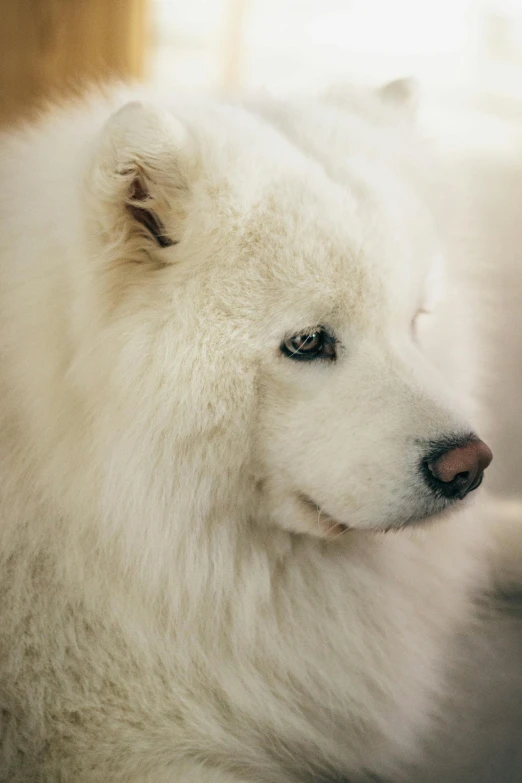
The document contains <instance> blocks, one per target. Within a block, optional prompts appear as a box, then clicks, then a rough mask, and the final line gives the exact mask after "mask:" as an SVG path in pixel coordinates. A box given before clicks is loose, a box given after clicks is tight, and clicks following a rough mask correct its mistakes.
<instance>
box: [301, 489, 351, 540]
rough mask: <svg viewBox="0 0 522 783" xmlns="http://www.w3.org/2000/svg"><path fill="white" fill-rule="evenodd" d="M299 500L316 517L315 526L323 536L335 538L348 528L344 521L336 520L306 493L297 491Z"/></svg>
mask: <svg viewBox="0 0 522 783" xmlns="http://www.w3.org/2000/svg"><path fill="white" fill-rule="evenodd" d="M299 500H300V501H301V502H302V503H303V504H304V505H305V506H306V507H307V508H308V509H309V510H310V511H313V512H314V514H315V516H316V519H317V526H318V528H319V530H320V532H321V535H322V536H324V537H325V538H337V537H338V536H340V535H342V534H343V533H346V531H347V530H350V526H349V525H347V524H345V523H344V522H338V521H337V520H336V519H334V518H333V517H331V516H330V514H328V512H327V511H325V510H324V509H322V508H321V506H319V505H318V504H317V503H315V502H314V501H313V500H312V498H310V497H308V495H304V494H302V493H299Z"/></svg>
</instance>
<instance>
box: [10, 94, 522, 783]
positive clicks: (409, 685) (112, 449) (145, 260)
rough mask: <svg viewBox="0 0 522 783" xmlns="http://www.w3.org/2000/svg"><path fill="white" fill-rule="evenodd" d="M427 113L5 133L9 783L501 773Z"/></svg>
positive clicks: (192, 111)
mask: <svg viewBox="0 0 522 783" xmlns="http://www.w3.org/2000/svg"><path fill="white" fill-rule="evenodd" d="M410 105H411V101H410V91H409V89H408V85H407V84H405V83H402V82H400V83H394V84H392V85H390V86H388V87H386V88H384V89H383V90H381V91H380V92H377V93H375V94H371V95H370V94H368V95H359V94H356V93H354V94H349V93H345V94H343V95H341V96H330V97H329V98H325V99H322V100H313V101H311V100H310V101H301V102H299V101H297V102H295V103H293V104H292V103H288V104H282V103H278V102H276V101H272V100H270V99H268V98H266V99H265V98H263V99H259V100H257V101H252V102H250V103H248V102H244V103H242V104H239V103H237V104H234V103H228V104H227V103H225V102H223V103H219V102H211V101H208V100H191V99H187V98H178V99H173V100H171V101H170V102H165V101H161V102H160V101H156V99H155V98H154V97H153V96H149V95H147V94H138V93H137V92H133V91H132V90H131V91H126V90H117V91H116V92H114V93H112V94H111V95H110V96H109V97H100V96H93V97H90V98H89V99H87V100H86V101H85V102H83V103H81V104H79V105H74V106H67V107H65V108H55V109H53V110H51V111H50V112H49V113H48V114H47V115H46V116H45V117H44V118H42V120H41V121H40V122H38V123H37V124H35V125H33V126H28V127H24V128H17V129H16V130H14V131H13V132H10V133H7V134H4V136H3V137H2V139H1V159H0V180H1V182H2V188H1V195H0V220H1V235H0V236H1V239H0V394H1V396H0V427H1V428H0V433H1V434H0V497H1V517H0V780H1V781H9V783H14V782H15V781H16V783H102V782H103V783H254V781H256V783H259V782H261V781H263V782H264V783H290V781H293V782H294V783H310V782H311V781H315V780H330V779H332V780H340V779H350V781H362V780H367V779H372V780H374V779H376V778H379V779H381V778H385V779H387V780H388V779H389V780H393V781H400V782H401V783H402V781H405V780H414V781H415V783H418V781H420V780H434V781H438V783H443V781H444V783H445V781H449V780H452V781H453V780H454V781H458V783H464V781H465V782H466V783H468V781H473V782H474V783H475V781H478V780H482V779H483V780H488V781H493V780H497V778H495V777H491V775H493V773H491V775H490V772H488V771H487V770H486V767H487V764H486V763H485V762H484V761H483V759H482V760H480V759H481V758H482V757H481V756H480V753H481V751H482V749H483V748H485V747H486V740H485V739H484V736H485V735H484V734H483V733H482V726H483V724H484V722H485V719H484V720H478V719H477V720H475V715H476V713H477V705H478V704H479V703H481V702H483V703H484V704H486V703H487V702H488V698H489V696H488V694H491V693H494V694H497V693H499V692H500V691H501V690H502V684H501V683H500V680H501V679H502V678H505V679H506V683H507V686H508V687H507V689H504V690H507V692H508V693H507V695H506V699H507V700H506V701H503V702H502V709H501V712H502V714H503V715H504V716H505V717H507V720H506V723H505V726H504V724H503V728H502V731H501V732H500V733H501V740H502V742H501V741H500V739H499V736H497V734H498V732H497V731H496V729H495V731H493V732H491V731H489V732H488V733H487V737H493V740H491V742H492V745H491V746H490V747H496V748H497V750H498V754H497V755H496V761H495V763H497V762H498V763H503V761H502V759H504V758H505V757H507V755H508V750H506V748H507V747H508V744H509V742H510V740H508V739H507V736H508V733H507V729H506V727H507V728H510V727H512V726H514V725H516V720H517V715H515V714H514V712H515V707H513V709H511V708H510V707H509V704H508V697H509V691H510V689H511V688H512V687H514V684H515V682H514V678H515V676H516V669H517V667H516V666H515V667H512V669H511V670H510V673H509V675H508V674H506V672H505V669H504V663H503V661H504V662H505V661H507V660H508V658H509V656H510V654H511V655H512V653H513V648H512V647H511V646H510V636H514V635H516V625H515V623H516V621H515V620H514V619H511V620H510V621H509V622H508V619H507V615H506V616H505V617H504V615H502V614H501V613H500V612H498V620H496V619H494V618H493V617H490V615H491V614H492V610H490V609H489V608H483V607H482V608H480V611H479V609H478V608H477V607H478V606H481V602H480V600H479V599H480V598H481V596H485V595H486V594H487V593H488V592H490V591H491V589H492V578H493V577H492V576H491V568H490V564H491V563H495V562H496V561H495V557H494V556H492V555H493V554H494V550H491V552H490V548H491V541H490V538H491V536H490V532H489V529H488V524H487V523H486V520H485V512H484V504H485V501H484V499H483V498H482V499H481V493H480V492H478V493H475V492H474V493H473V494H472V495H471V496H470V498H469V500H468V499H466V500H463V499H464V497H465V496H467V495H468V494H470V493H471V492H472V490H474V489H476V488H477V487H478V485H479V484H480V482H481V480H482V474H483V471H484V468H485V467H487V464H488V463H489V461H490V459H491V454H490V452H489V449H488V447H487V446H486V445H485V444H484V443H483V442H482V441H480V440H479V438H478V436H477V435H476V434H475V432H476V429H475V428H476V420H475V419H476V414H475V412H474V408H473V405H472V404H470V400H471V399H472V394H470V392H473V391H474V387H475V380H474V377H473V360H472V355H473V351H474V347H473V343H472V329H471V326H470V321H469V319H468V316H467V314H466V304H465V299H466V294H467V291H466V286H465V285H464V284H463V283H462V282H461V281H460V280H459V279H458V274H457V277H456V278H454V281H453V283H452V284H451V285H450V286H449V287H446V289H445V287H444V268H445V267H449V269H450V271H453V272H458V269H457V267H456V265H455V263H454V260H452V259H448V252H447V246H446V238H445V227H446V225H447V217H448V216H447V214H446V212H447V210H446V209H445V207H446V205H445V201H446V195H447V194H446V191H442V196H443V197H442V198H441V197H440V193H441V191H440V189H439V186H438V183H437V181H436V180H437V177H436V176H435V175H434V172H435V168H434V166H433V164H432V162H431V159H430V158H429V156H427V154H426V152H425V150H424V148H423V146H422V145H421V144H420V143H419V142H418V141H416V140H415V137H414V133H413V132H412V123H411V121H410V118H409V109H408V106H410ZM470 357H471V358H470ZM475 498H476V499H477V501H478V502H477V501H475V502H472V501H473V499H475ZM450 511H451V513H449V512H450ZM497 562H499V563H500V560H498V561H497ZM516 563H517V561H516V558H514V559H513V561H512V565H513V569H512V572H513V574H514V573H515V572H516V570H517V564H516ZM504 624H506V626H507V628H506V631H505V633H504V632H502V633H501V630H502V628H503V626H504ZM497 638H498V640H499V644H498V646H497V647H495V648H492V649H490V642H491V640H495V639H497ZM504 650H506V652H505V656H506V657H505V659H502V657H501V656H502V654H503V651H504ZM463 660H465V661H466V662H469V666H468V667H464V670H462V669H461V662H462V661H463ZM490 664H491V665H490ZM493 664H495V665H494V666H493ZM478 680H480V684H478ZM488 683H491V687H489V688H488V687H487V684H488ZM474 693H475V695H476V698H475V700H474V696H473V695H474ZM453 697H455V698H453ZM513 703H514V704H515V706H516V705H517V704H518V705H519V702H518V701H517V700H516V699H514V702H513ZM492 709H493V708H492ZM488 714H489V715H492V714H497V713H494V710H493V712H491V711H490V712H489V713H488ZM463 715H464V718H463V717H462V716H463ZM519 718H520V706H519V715H518V719H519ZM466 721H468V723H469V725H467V724H466ZM473 721H474V724H473V725H471V724H472V723H473ZM493 723H495V722H494V721H493ZM464 724H466V725H464ZM498 725H499V724H498V723H495V726H496V727H497V728H498ZM443 729H447V736H446V737H444V734H443ZM457 730H458V732H457ZM513 731H514V733H513V735H512V736H513V737H514V736H516V731H515V730H513ZM457 733H459V734H460V735H461V736H460V737H459V739H461V740H462V742H459V743H456V744H455V749H451V748H450V740H453V739H454V738H455V735H456V734H457ZM488 741H489V740H488ZM502 743H504V744H503V746H502V748H501V745H502ZM504 746H505V747H504ZM494 755H495V754H494ZM437 765H438V766H437ZM477 770H479V771H477ZM480 770H482V772H483V774H484V777H483V778H480V774H482V772H480ZM484 770H486V771H484ZM479 773H480V774H479ZM495 774H496V773H495ZM506 774H507V773H506ZM488 775H489V777H488ZM507 779H508V778H507V777H506V778H505V780H507ZM515 779H516V780H519V778H513V780H515ZM498 780H500V778H498Z"/></svg>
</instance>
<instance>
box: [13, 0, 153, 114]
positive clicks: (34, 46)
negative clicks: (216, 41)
mask: <svg viewBox="0 0 522 783" xmlns="http://www.w3.org/2000/svg"><path fill="white" fill-rule="evenodd" d="M148 46H149V17H148V0H1V8H0V122H1V121H3V122H5V121H6V120H10V119H13V118H14V117H16V116H17V115H20V114H24V113H27V112H28V111H29V110H30V109H31V107H33V106H35V105H38V104H39V103H40V102H41V101H42V100H43V99H45V98H47V97H51V96H53V95H55V94H56V93H61V92H64V91H69V90H76V89H78V87H80V86H81V85H82V84H85V83H87V82H89V81H91V80H94V79H98V80H99V79H104V78H107V77H110V76H119V77H123V78H140V77H142V76H143V75H144V72H145V70H146V68H145V66H146V55H147V50H148Z"/></svg>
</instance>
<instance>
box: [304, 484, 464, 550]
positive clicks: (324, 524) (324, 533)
mask: <svg viewBox="0 0 522 783" xmlns="http://www.w3.org/2000/svg"><path fill="white" fill-rule="evenodd" d="M479 483H480V482H479ZM477 486H478V484H477ZM298 497H299V500H300V501H301V503H302V504H303V505H304V506H306V508H307V509H308V510H309V511H312V512H313V513H314V515H315V518H316V522H317V526H318V529H319V532H320V534H321V537H324V538H338V537H339V536H340V535H342V534H343V533H346V532H348V531H350V530H356V529H357V528H356V527H355V526H351V525H348V524H346V522H339V521H338V520H337V519H335V518H334V517H332V516H331V515H330V514H329V513H328V512H327V511H325V510H324V509H323V508H322V507H321V506H319V504H318V503H316V502H315V501H314V500H312V498H311V497H309V496H308V495H305V494H304V493H301V492H300V493H298ZM459 505H460V503H449V504H448V505H446V506H445V507H444V508H441V509H436V510H433V511H431V512H428V513H426V514H422V515H421V516H419V517H415V518H410V519H408V520H407V521H405V522H402V524H397V523H395V524H391V525H388V526H384V527H375V528H369V529H367V532H369V533H374V534H375V533H389V532H400V531H402V530H406V529H412V528H417V527H423V526H424V525H425V524H426V523H427V524H433V523H435V522H437V521H441V520H444V519H446V518H447V517H449V516H450V515H451V513H452V512H453V511H455V506H459Z"/></svg>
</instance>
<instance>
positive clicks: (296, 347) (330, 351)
mask: <svg viewBox="0 0 522 783" xmlns="http://www.w3.org/2000/svg"><path fill="white" fill-rule="evenodd" d="M335 342H336V341H335V337H333V336H332V335H331V334H329V333H328V332H327V331H326V330H325V329H321V328H318V329H315V330H314V331H311V332H302V333H300V334H295V335H292V337H287V339H286V340H284V341H283V342H282V343H281V351H282V353H284V355H285V356H287V357H288V358H289V359H295V360H296V361H301V362H309V361H312V360H313V359H335V358H336V351H335Z"/></svg>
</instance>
